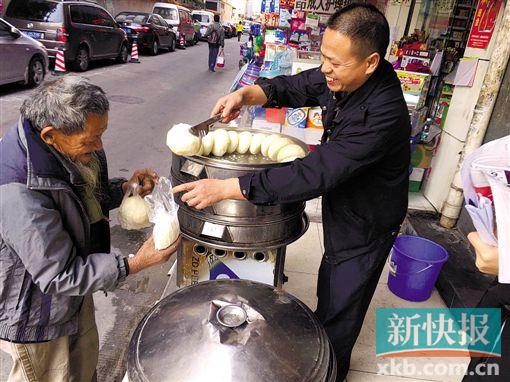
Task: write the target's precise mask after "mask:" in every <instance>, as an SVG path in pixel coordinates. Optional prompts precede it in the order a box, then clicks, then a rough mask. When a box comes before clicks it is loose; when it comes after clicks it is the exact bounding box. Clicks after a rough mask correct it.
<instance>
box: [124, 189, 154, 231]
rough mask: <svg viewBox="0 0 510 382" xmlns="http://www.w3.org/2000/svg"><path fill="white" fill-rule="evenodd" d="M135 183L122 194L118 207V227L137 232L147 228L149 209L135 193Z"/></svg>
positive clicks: (148, 224)
mask: <svg viewBox="0 0 510 382" xmlns="http://www.w3.org/2000/svg"><path fill="white" fill-rule="evenodd" d="M137 187H138V184H137V183H134V184H133V185H132V186H131V188H130V189H129V190H128V192H126V193H125V194H124V198H123V199H122V203H121V204H120V207H119V220H120V225H121V227H122V228H124V229H129V230H137V229H143V228H147V227H149V226H150V225H151V224H150V222H149V207H148V205H147V203H146V202H145V200H143V198H142V197H141V196H140V195H139V194H138V192H137V191H136V189H137Z"/></svg>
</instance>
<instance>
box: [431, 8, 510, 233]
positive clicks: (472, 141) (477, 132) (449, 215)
mask: <svg viewBox="0 0 510 382" xmlns="http://www.w3.org/2000/svg"><path fill="white" fill-rule="evenodd" d="M509 41H510V1H507V2H506V6H505V9H504V14H503V18H502V21H501V26H500V27H499V34H498V36H497V40H496V41H495V46H494V51H493V53H492V55H491V60H490V62H489V67H488V68H487V73H486V74H485V77H484V79H483V84H482V89H481V90H480V94H479V95H478V101H477V102H476V105H475V109H474V111H473V117H472V118H471V124H470V126H469V130H468V134H467V137H466V142H465V143H464V148H463V149H462V153H461V156H460V159H459V163H458V165H457V170H456V171H455V176H454V178H453V181H452V183H451V185H450V191H449V192H448V196H447V198H446V201H445V203H444V206H443V209H442V211H441V219H440V222H439V223H440V224H441V226H442V227H445V228H453V227H454V226H455V224H457V219H458V218H459V215H460V211H461V210H462V206H463V204H464V197H463V192H462V182H461V178H460V169H461V167H462V163H463V162H464V158H465V157H466V156H467V155H469V154H471V153H472V152H473V151H475V150H476V149H477V148H479V147H480V146H481V144H482V142H483V138H484V137H485V133H486V131H487V127H488V126H489V121H490V118H491V115H492V110H493V109H494V104H495V103H496V98H497V97H498V93H499V87H500V86H501V81H502V79H503V76H504V74H505V70H506V68H507V66H508V60H509V56H510V44H509V43H508V42H509Z"/></svg>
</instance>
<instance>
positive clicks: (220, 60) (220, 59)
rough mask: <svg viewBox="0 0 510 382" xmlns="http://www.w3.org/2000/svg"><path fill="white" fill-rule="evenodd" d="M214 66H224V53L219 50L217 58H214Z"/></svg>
mask: <svg viewBox="0 0 510 382" xmlns="http://www.w3.org/2000/svg"><path fill="white" fill-rule="evenodd" d="M216 66H217V67H218V68H223V67H224V66H225V52H224V51H223V49H222V50H220V53H218V57H216Z"/></svg>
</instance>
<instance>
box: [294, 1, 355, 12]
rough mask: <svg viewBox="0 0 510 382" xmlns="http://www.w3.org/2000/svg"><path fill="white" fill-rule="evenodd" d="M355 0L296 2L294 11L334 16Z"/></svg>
mask: <svg viewBox="0 0 510 382" xmlns="http://www.w3.org/2000/svg"><path fill="white" fill-rule="evenodd" d="M353 2H354V0H296V5H295V6H294V9H296V10H298V11H304V12H315V13H326V14H329V15H332V14H333V13H335V12H336V11H337V10H338V9H341V8H343V7H345V6H347V5H349V4H351V3H353Z"/></svg>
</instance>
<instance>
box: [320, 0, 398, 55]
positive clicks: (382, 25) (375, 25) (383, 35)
mask: <svg viewBox="0 0 510 382" xmlns="http://www.w3.org/2000/svg"><path fill="white" fill-rule="evenodd" d="M328 28H330V29H332V30H334V31H337V32H339V33H341V34H343V35H345V36H347V37H349V38H350V39H351V41H352V44H353V47H354V50H355V51H354V52H353V53H354V54H356V55H357V56H358V57H359V58H365V57H367V56H368V55H370V54H372V53H374V52H377V53H379V54H380V55H381V57H382V58H384V56H385V55H386V50H387V49H388V44H389V40H390V27H389V25H388V20H386V17H384V14H383V13H382V12H381V11H379V9H377V8H376V7H375V6H374V5H371V4H362V3H353V4H350V5H348V6H346V7H344V8H342V9H340V10H338V11H336V13H335V14H334V15H332V16H331V17H330V19H329V21H328Z"/></svg>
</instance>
